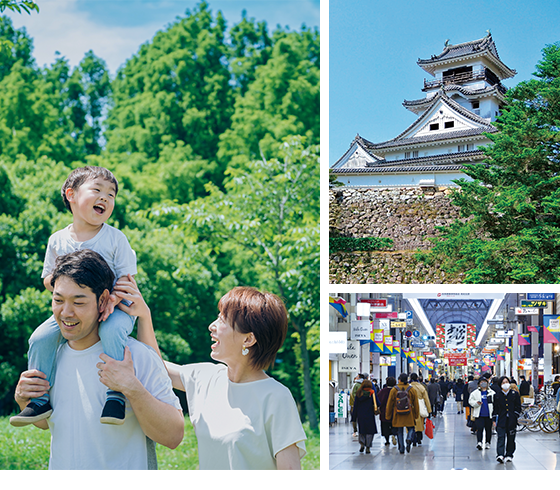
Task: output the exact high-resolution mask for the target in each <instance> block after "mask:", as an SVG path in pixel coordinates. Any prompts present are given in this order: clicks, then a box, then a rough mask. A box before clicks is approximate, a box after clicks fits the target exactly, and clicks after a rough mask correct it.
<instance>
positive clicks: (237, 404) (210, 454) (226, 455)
mask: <svg viewBox="0 0 560 490" xmlns="http://www.w3.org/2000/svg"><path fill="white" fill-rule="evenodd" d="M180 374H181V380H182V381H183V385H184V387H185V391H186V393H187V402H188V406H189V415H190V418H191V421H192V423H193V426H194V429H195V432H196V437H197V439H198V455H199V456H198V457H199V467H200V469H201V470H206V469H208V470H210V469H212V470H220V469H224V470H227V469H235V470H251V469H254V470H267V469H272V470H274V469H276V454H277V453H278V452H280V451H282V450H283V449H286V448H287V447H289V446H291V445H292V444H296V445H297V447H298V448H299V456H300V458H302V457H303V456H305V453H306V451H305V442H304V441H305V439H306V436H305V432H304V430H303V427H302V426H301V421H300V418H299V414H298V411H297V407H296V404H295V402H294V399H293V397H292V394H291V393H290V390H288V388H286V387H285V386H284V385H282V384H280V383H279V382H278V381H276V380H274V379H272V378H267V379H263V380H258V381H252V382H249V383H234V382H232V381H230V380H229V378H228V376H227V366H225V365H223V364H213V363H199V364H187V365H185V366H181V367H180Z"/></svg>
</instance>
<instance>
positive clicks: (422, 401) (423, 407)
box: [418, 398, 430, 418]
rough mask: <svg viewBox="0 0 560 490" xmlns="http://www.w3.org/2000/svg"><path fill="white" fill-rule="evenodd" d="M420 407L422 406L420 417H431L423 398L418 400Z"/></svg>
mask: <svg viewBox="0 0 560 490" xmlns="http://www.w3.org/2000/svg"><path fill="white" fill-rule="evenodd" d="M418 407H419V408H420V417H424V418H427V417H429V415H430V414H429V413H428V407H426V402H425V401H424V400H423V399H422V398H420V400H418Z"/></svg>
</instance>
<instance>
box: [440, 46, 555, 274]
mask: <svg viewBox="0 0 560 490" xmlns="http://www.w3.org/2000/svg"><path fill="white" fill-rule="evenodd" d="M536 68H537V71H536V72H535V73H534V75H535V77H536V78H535V79H531V80H528V81H524V82H521V83H520V84H518V85H517V86H516V87H515V88H513V89H511V90H510V91H508V93H507V96H506V105H505V107H504V109H503V114H502V115H501V116H500V118H499V119H498V121H497V122H496V127H497V128H498V129H499V132H498V133H495V134H488V137H489V138H490V139H491V140H492V141H493V145H491V146H490V147H488V148H487V149H485V153H486V157H487V158H486V160H485V161H486V164H485V165H467V166H466V170H465V173H466V174H467V175H468V176H470V177H471V178H472V179H473V180H472V181H469V182H467V181H466V180H465V179H461V180H460V181H458V184H459V185H460V191H459V192H455V193H454V195H453V202H454V204H456V205H458V206H459V207H460V210H461V216H462V219H461V220H458V221H456V222H455V223H454V224H453V225H452V226H450V227H449V228H447V229H444V230H442V239H441V240H440V241H439V243H437V244H436V245H435V246H434V248H433V251H432V253H431V254H430V255H431V260H435V261H438V262H441V266H442V267H443V268H444V269H445V270H447V271H450V272H452V273H459V272H462V273H464V281H465V282H469V283H557V282H558V278H559V277H560V185H559V184H560V153H559V152H560V44H559V43H557V44H552V45H549V46H546V47H545V48H544V49H543V59H542V61H540V62H539V63H538V64H537V67H536Z"/></svg>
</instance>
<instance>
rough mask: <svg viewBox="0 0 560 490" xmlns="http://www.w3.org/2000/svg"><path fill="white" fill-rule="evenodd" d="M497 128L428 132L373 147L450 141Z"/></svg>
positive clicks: (493, 130)
mask: <svg viewBox="0 0 560 490" xmlns="http://www.w3.org/2000/svg"><path fill="white" fill-rule="evenodd" d="M496 131H497V129H496V128H494V127H493V126H489V127H484V128H472V129H461V130H458V131H449V132H444V133H434V134H427V135H425V136H418V137H415V138H403V139H400V140H392V141H386V142H385V143H379V144H376V145H374V146H373V147H371V148H368V150H369V149H371V150H372V151H379V150H382V149H387V148H398V147H400V146H411V145H417V144H420V143H422V144H423V143H435V142H438V141H449V140H455V139H463V138H469V137H471V136H479V135H482V134H483V133H494V132H496Z"/></svg>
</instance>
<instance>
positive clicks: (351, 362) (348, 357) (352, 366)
mask: <svg viewBox="0 0 560 490" xmlns="http://www.w3.org/2000/svg"><path fill="white" fill-rule="evenodd" d="M346 345H347V347H346V354H339V361H338V371H339V372H341V373H355V374H358V373H359V372H360V356H359V352H360V341H359V340H348V342H347V344H346Z"/></svg>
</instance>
